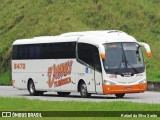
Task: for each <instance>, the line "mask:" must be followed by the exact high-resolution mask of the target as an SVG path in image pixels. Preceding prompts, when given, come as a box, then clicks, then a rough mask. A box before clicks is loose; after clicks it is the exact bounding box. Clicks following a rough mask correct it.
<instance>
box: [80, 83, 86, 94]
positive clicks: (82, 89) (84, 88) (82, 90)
mask: <svg viewBox="0 0 160 120" xmlns="http://www.w3.org/2000/svg"><path fill="white" fill-rule="evenodd" d="M86 92H87V87H86V85H85V84H83V85H82V87H81V93H82V95H86Z"/></svg>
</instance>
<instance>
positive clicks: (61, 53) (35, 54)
mask: <svg viewBox="0 0 160 120" xmlns="http://www.w3.org/2000/svg"><path fill="white" fill-rule="evenodd" d="M75 48H76V43H75V42H68V43H45V44H28V45H14V46H13V55H12V59H64V58H75Z"/></svg>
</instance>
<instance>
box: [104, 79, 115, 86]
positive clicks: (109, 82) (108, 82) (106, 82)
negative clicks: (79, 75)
mask: <svg viewBox="0 0 160 120" xmlns="http://www.w3.org/2000/svg"><path fill="white" fill-rule="evenodd" d="M103 83H104V84H107V85H115V84H116V83H114V82H111V81H108V80H104V82H103Z"/></svg>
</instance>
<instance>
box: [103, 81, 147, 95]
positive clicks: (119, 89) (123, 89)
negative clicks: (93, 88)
mask: <svg viewBox="0 0 160 120" xmlns="http://www.w3.org/2000/svg"><path fill="white" fill-rule="evenodd" d="M146 87H147V84H146V83H143V84H137V85H128V86H125V85H105V84H103V93H104V94H118V93H139V92H145V91H146Z"/></svg>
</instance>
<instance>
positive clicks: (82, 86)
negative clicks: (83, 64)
mask: <svg viewBox="0 0 160 120" xmlns="http://www.w3.org/2000/svg"><path fill="white" fill-rule="evenodd" d="M78 92H80V94H81V97H83V98H87V97H91V94H90V93H88V91H87V86H86V83H85V82H84V80H83V79H80V80H79V82H78Z"/></svg>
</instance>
